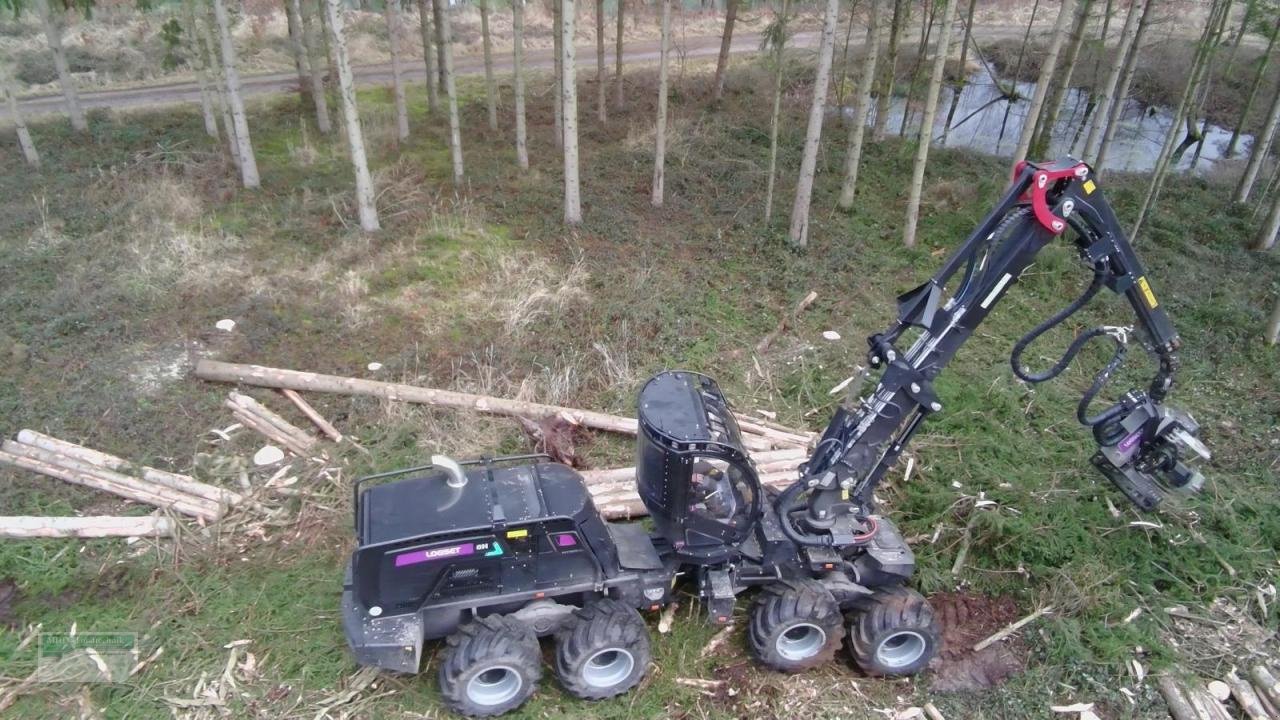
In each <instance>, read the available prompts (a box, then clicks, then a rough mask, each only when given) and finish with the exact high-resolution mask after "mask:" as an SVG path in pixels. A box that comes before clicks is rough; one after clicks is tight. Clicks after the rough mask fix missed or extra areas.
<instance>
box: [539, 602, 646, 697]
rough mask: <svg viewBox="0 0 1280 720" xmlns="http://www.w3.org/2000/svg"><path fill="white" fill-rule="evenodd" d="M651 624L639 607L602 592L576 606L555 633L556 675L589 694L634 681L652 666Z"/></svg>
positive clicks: (611, 692)
mask: <svg viewBox="0 0 1280 720" xmlns="http://www.w3.org/2000/svg"><path fill="white" fill-rule="evenodd" d="M650 658H651V655H650V652H649V629H648V628H647V627H646V626H645V624H644V619H643V618H641V617H640V613H638V612H636V610H635V608H631V607H627V606H626V605H623V604H622V603H620V602H618V601H616V600H611V599H609V598H603V599H600V600H596V601H594V602H592V603H591V604H589V605H587V606H586V607H584V608H582V609H581V610H578V611H576V612H574V614H573V618H572V619H571V620H570V621H569V622H568V623H567V624H566V625H565V627H564V628H563V629H562V630H560V632H559V633H557V634H556V675H557V676H558V677H559V678H560V684H561V685H563V686H564V689H565V690H566V691H567V692H568V693H569V694H571V695H573V696H575V697H579V698H582V699H584V700H603V699H604V698H611V697H614V696H615V695H621V694H622V693H624V692H626V691H628V690H630V689H631V688H633V687H635V686H636V684H638V683H639V682H640V680H641V678H643V677H644V674H645V672H646V671H647V670H648V669H649V661H650Z"/></svg>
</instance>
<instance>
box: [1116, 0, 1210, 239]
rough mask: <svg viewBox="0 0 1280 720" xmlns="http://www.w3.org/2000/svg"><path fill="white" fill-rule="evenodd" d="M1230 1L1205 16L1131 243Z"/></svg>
mask: <svg viewBox="0 0 1280 720" xmlns="http://www.w3.org/2000/svg"><path fill="white" fill-rule="evenodd" d="M1230 2H1231V0H1215V2H1214V4H1213V8H1212V10H1211V11H1210V15H1209V24H1208V25H1206V26H1205V29H1204V32H1203V33H1201V35H1200V42H1199V44H1198V46H1197V47H1196V54H1195V57H1194V58H1193V60H1192V62H1191V75H1190V77H1188V78H1187V85H1186V87H1185V88H1184V89H1183V91H1182V99H1181V100H1180V101H1179V102H1178V108H1177V110H1175V111H1174V113H1173V118H1172V121H1171V122H1170V123H1169V131H1168V132H1167V133H1165V139H1164V145H1163V147H1161V148H1160V155H1159V156H1158V157H1157V158H1156V166H1155V169H1154V170H1153V171H1152V173H1151V182H1150V183H1149V184H1148V185H1147V193H1146V196H1145V197H1144V198H1143V201H1142V207H1141V208H1140V209H1139V210H1138V219H1137V220H1136V221H1134V223H1133V230H1132V231H1131V232H1130V233H1129V241H1130V242H1132V243H1137V242H1138V237H1139V234H1140V233H1141V231H1142V226H1143V225H1144V224H1145V223H1146V221H1147V217H1148V216H1149V215H1150V214H1151V211H1152V210H1154V209H1155V205H1156V201H1157V200H1159V197H1160V190H1161V188H1162V187H1163V186H1164V179H1165V177H1166V176H1167V175H1168V173H1169V168H1170V167H1171V166H1172V164H1173V162H1174V161H1175V158H1174V150H1175V145H1176V144H1177V141H1178V134H1179V131H1180V129H1181V126H1182V124H1183V122H1184V121H1185V120H1186V118H1187V116H1188V114H1189V113H1190V112H1191V107H1192V103H1193V101H1194V99H1195V97H1196V93H1197V91H1198V90H1199V88H1200V83H1201V82H1202V81H1203V79H1204V74H1205V70H1206V68H1208V66H1209V58H1210V55H1211V53H1212V45H1211V41H1212V39H1213V35H1214V29H1215V28H1216V27H1217V25H1218V20H1219V16H1220V14H1221V13H1223V12H1225V9H1226V8H1227V7H1229V6H1230Z"/></svg>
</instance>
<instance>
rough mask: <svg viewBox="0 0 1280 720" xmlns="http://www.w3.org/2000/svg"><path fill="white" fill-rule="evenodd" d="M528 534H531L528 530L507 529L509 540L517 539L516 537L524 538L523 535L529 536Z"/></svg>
mask: <svg viewBox="0 0 1280 720" xmlns="http://www.w3.org/2000/svg"><path fill="white" fill-rule="evenodd" d="M528 536H529V531H528V530H508V531H507V539H508V540H515V539H516V538H522V537H528Z"/></svg>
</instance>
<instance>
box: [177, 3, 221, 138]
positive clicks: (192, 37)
mask: <svg viewBox="0 0 1280 720" xmlns="http://www.w3.org/2000/svg"><path fill="white" fill-rule="evenodd" d="M182 10H183V12H184V13H185V14H186V18H185V19H186V22H187V32H186V33H185V37H186V42H187V52H189V53H190V55H191V65H192V68H193V69H194V70H195V71H196V82H197V83H199V85H200V115H201V117H202V118H203V119H204V132H205V134H206V135H208V136H209V137H211V138H213V139H214V140H219V139H221V138H222V133H221V132H219V130H218V116H217V114H216V113H214V110H213V97H214V93H215V90H214V88H213V87H211V85H212V81H211V80H210V79H209V64H208V56H207V55H205V52H204V43H203V42H201V40H200V35H199V33H198V32H197V30H196V22H197V20H196V7H195V2H194V0H183V3H182Z"/></svg>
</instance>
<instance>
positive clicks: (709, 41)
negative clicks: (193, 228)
mask: <svg viewBox="0 0 1280 720" xmlns="http://www.w3.org/2000/svg"><path fill="white" fill-rule="evenodd" d="M974 30H975V35H981V36H982V37H983V40H984V41H990V40H992V39H996V38H999V37H1003V36H1009V37H1013V36H1015V35H1017V34H1018V33H1019V32H1021V30H1019V29H1017V28H1012V27H1003V26H992V27H982V26H981V25H978V24H975V25H974ZM819 35H820V33H818V32H816V31H811V32H799V33H796V34H795V35H794V36H792V37H791V38H790V41H789V43H788V47H790V48H793V49H794V48H811V47H815V46H816V45H817V43H818V37H819ZM855 43H856V39H855ZM673 50H674V51H679V50H683V55H684V57H685V58H686V59H693V58H708V57H715V55H716V53H718V52H719V50H720V37H719V36H707V37H696V38H686V39H685V40H684V42H683V43H682V45H681V47H677V48H673ZM658 51H659V47H658V41H656V40H649V41H644V42H633V43H631V44H629V45H628V46H627V47H626V48H625V49H624V51H623V59H624V62H626V63H629V64H637V63H640V64H643V63H656V62H657V61H658ZM759 51H760V34H759V33H741V34H737V35H735V36H734V38H733V45H732V48H731V52H732V53H734V54H735V55H745V54H754V53H757V52H759ZM606 62H607V65H608V67H609V69H610V70H612V68H613V63H614V54H613V52H611V51H609V52H607V53H606ZM525 63H526V66H527V67H528V68H529V69H531V70H549V69H551V66H552V51H551V50H550V49H546V48H543V49H537V50H528V51H526V52H525ZM595 64H596V52H595V45H594V44H592V45H589V46H586V45H583V46H579V47H578V48H577V65H578V66H579V67H582V68H587V69H594V68H595ZM454 67H455V70H456V72H458V73H459V74H461V75H477V74H480V73H482V72H484V61H483V59H482V58H481V56H479V55H466V56H459V57H458V58H457V59H456V60H455V66H454ZM494 67H495V68H496V69H499V72H507V71H509V68H510V67H511V54H510V53H506V52H503V53H497V54H495V56H494ZM354 72H355V76H356V83H357V84H358V85H388V84H390V83H391V64H390V63H379V64H376V65H359V66H356V67H355V68H354ZM405 75H406V77H407V78H408V79H410V80H412V81H422V80H423V78H424V77H425V75H426V69H425V68H424V67H423V64H422V63H421V62H420V61H418V60H416V59H415V60H411V61H410V62H408V63H406V72H405ZM241 80H242V84H243V88H244V95H245V96H246V97H256V96H260V95H270V94H276V93H283V92H293V91H296V90H297V87H298V77H297V75H296V74H295V73H292V72H278V73H266V74H261V75H246V76H243V77H242V78H241ZM80 101H81V103H82V104H83V105H84V107H85V108H86V109H89V108H102V107H110V108H134V107H144V106H150V105H166V104H172V103H186V102H192V103H195V102H199V101H200V88H199V86H198V85H196V83H194V82H178V83H166V84H160V85H149V86H147V87H139V88H127V89H121V90H95V91H82V92H81V93H80ZM20 102H21V105H22V109H23V112H24V113H26V114H28V115H37V114H42V113H61V112H63V100H62V96H61V95H60V94H53V95H43V96H38V97H29V98H26V99H23V100H21V101H20ZM0 117H5V118H7V117H8V111H7V110H4V111H0Z"/></svg>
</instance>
